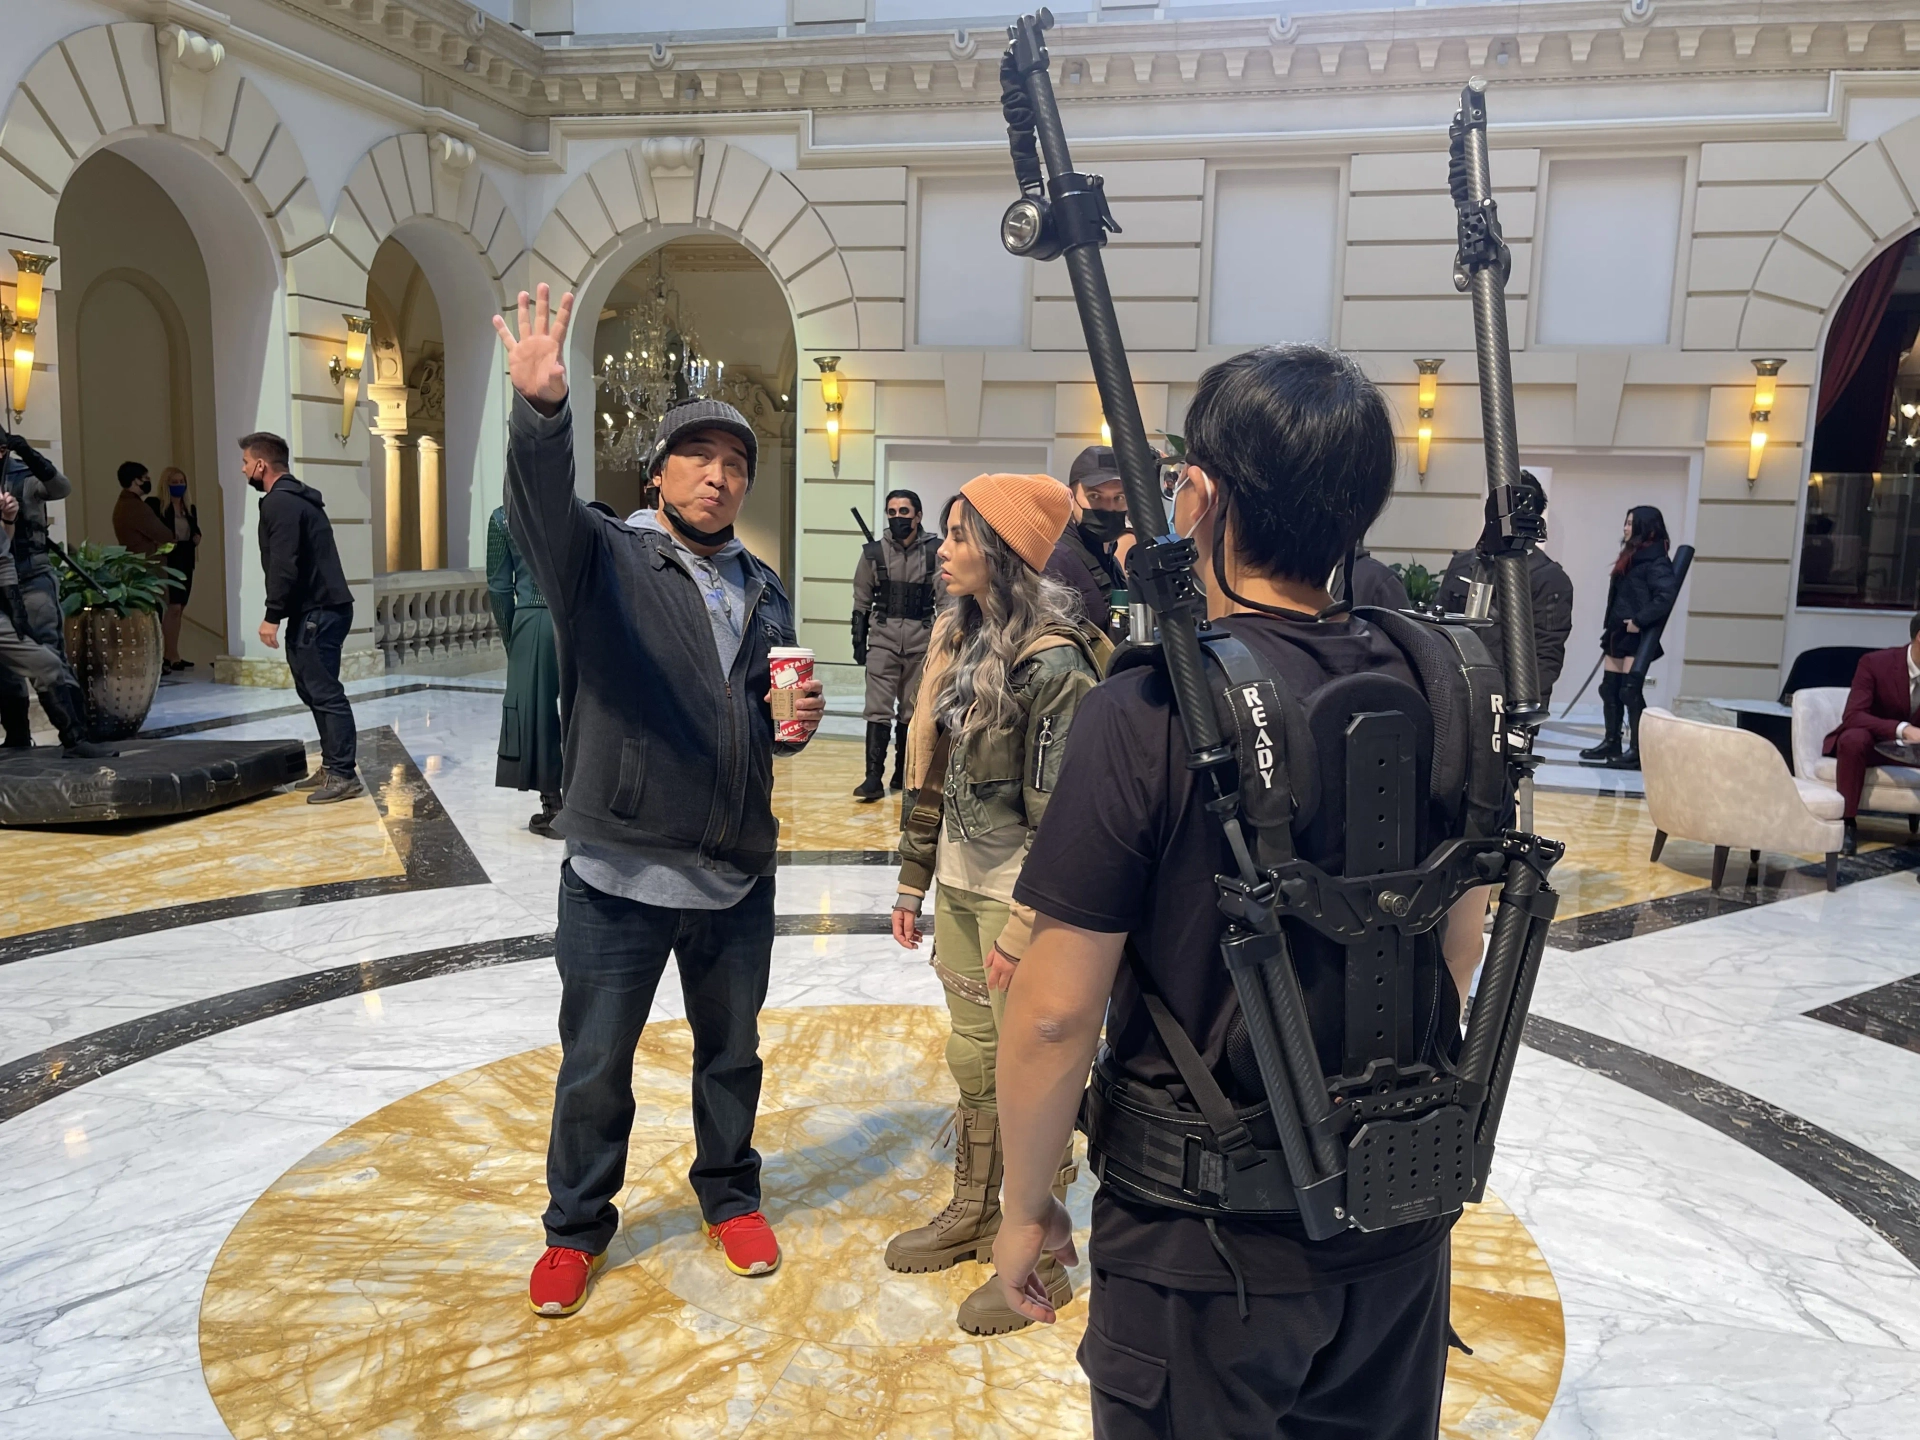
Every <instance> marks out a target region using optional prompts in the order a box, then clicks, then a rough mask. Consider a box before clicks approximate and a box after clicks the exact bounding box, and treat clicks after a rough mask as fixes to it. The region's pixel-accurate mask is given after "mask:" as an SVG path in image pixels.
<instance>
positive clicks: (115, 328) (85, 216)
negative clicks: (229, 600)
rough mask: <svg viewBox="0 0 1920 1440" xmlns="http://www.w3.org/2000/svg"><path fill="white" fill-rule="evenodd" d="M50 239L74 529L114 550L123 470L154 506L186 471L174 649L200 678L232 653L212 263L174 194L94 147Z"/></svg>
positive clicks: (65, 199) (70, 518)
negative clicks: (181, 595)
mask: <svg viewBox="0 0 1920 1440" xmlns="http://www.w3.org/2000/svg"><path fill="white" fill-rule="evenodd" d="M55 241H56V244H57V245H58V246H59V249H60V255H61V278H62V282H63V289H64V296H65V304H64V305H63V306H62V308H61V310H60V313H59V326H60V350H61V354H62V356H63V357H64V358H65V360H66V362H67V365H68V366H69V367H70V369H69V372H68V373H69V375H70V376H71V377H72V378H71V381H70V383H68V384H67V385H65V386H63V387H62V390H61V397H60V398H61V410H62V417H61V430H62V435H63V438H64V442H65V443H64V446H63V455H62V458H63V461H64V468H65V470H66V471H67V474H68V477H69V478H70V479H71V480H72V481H73V486H74V490H73V495H72V496H71V498H70V499H69V500H68V502H67V528H68V533H69V534H70V535H71V536H72V537H73V538H75V539H80V540H90V541H93V542H95V543H97V544H103V545H111V544H113V543H114V530H113V519H112V516H113V507H114V502H115V501H116V500H117V499H118V498H119V495H120V486H119V483H118V481H117V480H116V478H115V475H116V471H117V470H118V468H119V466H120V465H121V463H122V462H124V461H129V460H131V461H135V462H137V463H139V464H141V465H144V466H145V467H146V468H147V469H148V470H149V471H150V473H151V475H152V477H153V482H154V495H155V497H156V498H159V497H160V495H161V493H162V492H161V489H160V479H161V475H162V472H163V471H164V470H166V469H167V467H169V466H177V467H178V468H179V469H180V470H182V471H184V472H185V474H186V477H187V499H188V502H189V503H190V504H192V505H193V506H194V507H195V508H196V510H197V512H198V518H199V523H200V529H201V540H200V543H199V545H198V546H197V547H196V550H195V553H194V555H193V559H192V565H191V569H192V573H193V581H192V590H191V595H190V598H189V601H188V604H187V610H186V617H185V624H184V625H183V627H182V630H181V636H180V649H181V654H182V655H183V657H184V658H186V659H188V660H191V661H193V662H195V664H196V665H197V666H199V667H200V673H201V674H202V675H203V676H204V675H206V674H208V673H210V671H211V667H212V661H213V659H214V657H216V656H218V655H222V654H224V653H226V651H227V620H228V616H227V605H226V593H227V586H226V558H227V548H228V547H227V536H226V533H225V528H226V527H225V508H226V507H225V506H224V505H223V503H222V496H221V491H220V479H219V476H220V471H219V465H220V460H221V458H222V455H223V452H222V450H221V447H220V444H219V433H218V429H217V424H216V417H215V408H214V390H215V384H214V372H215V350H214V336H213V323H212V315H213V297H212V294H211V291H210V286H209V281H208V270H207V264H206V259H205V256H204V255H203V254H202V252H201V249H200V245H199V241H198V240H197V238H196V237H195V234H194V230H193V227H192V226H190V225H189V224H188V222H187V219H186V217H185V216H184V215H183V214H182V213H181V211H180V209H179V207H178V206H177V205H176V204H175V203H174V201H173V199H172V198H170V196H169V195H168V193H167V191H166V190H165V189H163V188H162V187H161V185H160V184H158V183H157V182H156V181H155V180H154V179H153V177H152V176H150V175H149V174H148V173H147V172H146V171H145V170H144V169H142V168H141V167H140V166H139V165H136V164H134V163H133V162H132V161H130V160H128V159H127V158H125V157H124V156H122V155H120V154H117V153H115V152H114V151H112V150H102V151H99V152H96V153H95V154H94V155H92V156H91V157H89V158H88V159H87V160H86V161H85V162H84V163H82V164H81V165H80V166H79V167H78V168H77V169H76V170H75V171H74V173H73V175H72V177H71V179H69V181H68V182H67V186H66V189H65V190H64V191H63V193H62V195H61V199H60V207H59V210H58V212H57V214H56V221H55ZM181 568H186V567H181Z"/></svg>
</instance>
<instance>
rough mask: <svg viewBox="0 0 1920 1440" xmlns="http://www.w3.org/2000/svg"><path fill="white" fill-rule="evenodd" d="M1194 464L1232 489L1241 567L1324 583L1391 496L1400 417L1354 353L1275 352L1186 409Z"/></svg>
mask: <svg viewBox="0 0 1920 1440" xmlns="http://www.w3.org/2000/svg"><path fill="white" fill-rule="evenodd" d="M1186 432H1187V459H1188V461H1189V462H1190V463H1192V464H1194V465H1198V466H1199V467H1200V468H1201V469H1202V470H1204V471H1206V472H1207V474H1208V475H1210V476H1212V477H1213V479H1214V480H1215V482H1217V483H1218V484H1220V485H1221V486H1223V487H1224V493H1225V495H1226V497H1227V499H1228V502H1229V505H1230V510H1231V514H1232V517H1233V537H1234V549H1235V551H1236V552H1237V554H1238V557H1239V559H1240V560H1241V562H1242V563H1243V564H1245V565H1247V566H1248V567H1250V568H1251V569H1253V570H1255V571H1257V572H1259V573H1260V574H1263V575H1268V576H1271V577H1273V578H1275V579H1282V580H1297V581H1302V582H1305V583H1307V584H1312V585H1320V584H1323V583H1325V581H1326V577H1327V575H1328V573H1329V572H1331V571H1332V569H1333V567H1334V566H1335V565H1336V564H1338V563H1339V561H1340V560H1341V558H1342V557H1343V556H1345V555H1346V553H1347V551H1348V550H1349V549H1350V548H1352V547H1353V546H1354V545H1355V544H1357V543H1358V542H1359V540H1360V538H1361V537H1362V536H1364V535H1365V534H1366V533H1367V528H1368V527H1369V526H1371V525H1372V524H1373V522H1374V521H1375V520H1377V519H1378V518H1379V516H1380V512H1381V511H1382V510H1383V509H1385V508H1386V504H1387V501H1388V499H1389V498H1390V497H1391V496H1392V494H1393V469H1394V445H1393V419H1392V417H1391V416H1390V415H1389V414H1388V412H1387V402H1386V399H1385V397H1384V396H1382V395H1381V393H1380V389H1379V387H1378V386H1377V385H1375V384H1374V383H1373V382H1372V381H1371V380H1369V379H1368V378H1367V377H1366V376H1365V375H1364V374H1362V373H1361V371H1360V367H1359V366H1358V365H1356V364H1354V362H1353V361H1352V360H1350V359H1348V358H1347V357H1346V356H1345V355H1341V354H1338V353H1336V352H1335V351H1332V350H1326V349H1322V348H1321V347H1320V346H1318V345H1272V346H1267V347H1265V348H1263V349H1259V350H1250V351H1247V352H1246V353H1245V354H1242V355H1235V356H1234V357H1233V358H1232V359H1229V360H1223V361H1221V362H1220V363H1219V364H1218V365H1215V366H1213V367H1212V368H1211V369H1210V370H1208V371H1207V372H1206V373H1205V374H1204V375H1202V376H1201V377H1200V384H1199V386H1198V388H1197V389H1196V390H1195V391H1194V394H1193V401H1192V403H1191V404H1190V405H1188V407H1187V421H1186Z"/></svg>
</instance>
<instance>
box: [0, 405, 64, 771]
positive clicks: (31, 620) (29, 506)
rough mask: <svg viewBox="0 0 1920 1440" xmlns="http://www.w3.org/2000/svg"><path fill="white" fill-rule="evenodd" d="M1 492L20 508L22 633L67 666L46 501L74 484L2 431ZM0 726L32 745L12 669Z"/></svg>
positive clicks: (1, 696) (21, 687) (16, 532)
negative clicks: (50, 548) (23, 618)
mask: <svg viewBox="0 0 1920 1440" xmlns="http://www.w3.org/2000/svg"><path fill="white" fill-rule="evenodd" d="M0 492H4V493H5V494H8V495H11V496H12V497H13V498H14V500H15V501H16V502H17V504H18V505H19V510H18V513H17V514H16V516H15V518H14V522H13V544H12V547H11V548H12V554H13V564H14V568H15V569H16V570H17V571H18V572H19V576H20V595H21V600H22V602H23V604H24V606H25V617H26V627H25V629H24V630H22V631H21V632H20V633H21V634H23V635H25V636H26V637H27V638H29V639H32V640H36V641H38V642H39V643H40V644H42V645H44V646H46V647H47V648H48V649H49V650H51V651H53V653H54V655H55V656H56V657H58V659H59V660H60V662H61V663H62V664H63V665H64V664H65V663H66V658H67V650H66V644H65V642H64V640H63V638H62V634H61V629H62V627H61V623H60V577H59V576H58V575H56V574H55V573H54V571H53V566H52V564H51V562H50V559H49V556H48V553H47V543H48V535H47V528H48V519H47V502H48V501H50V500H64V499H66V498H67V496H69V495H71V494H72V493H73V482H72V481H70V480H69V479H67V477H66V476H65V475H62V474H61V473H60V471H59V469H58V468H57V467H56V466H55V465H54V463H53V462H52V461H51V460H49V459H47V457H46V456H44V455H42V454H41V453H40V452H39V451H38V450H36V449H34V448H33V446H31V445H29V444H28V443H27V441H26V437H25V436H23V435H15V434H12V433H10V432H9V431H6V430H0ZM0 728H4V729H5V731H6V744H7V745H9V746H14V747H18V748H22V749H24V748H26V747H28V746H31V745H32V744H33V732H32V729H31V726H30V724H29V721H28V711H27V687H26V685H25V684H24V683H23V682H22V681H21V680H20V679H19V677H18V676H16V675H14V674H13V673H12V672H11V671H0Z"/></svg>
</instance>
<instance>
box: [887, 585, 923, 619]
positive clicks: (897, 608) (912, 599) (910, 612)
mask: <svg viewBox="0 0 1920 1440" xmlns="http://www.w3.org/2000/svg"><path fill="white" fill-rule="evenodd" d="M873 617H874V619H876V620H931V619H933V582H932V581H930V580H922V581H919V582H917V583H914V582H910V581H906V580H882V581H881V582H880V583H879V584H878V585H876V586H874V590H873Z"/></svg>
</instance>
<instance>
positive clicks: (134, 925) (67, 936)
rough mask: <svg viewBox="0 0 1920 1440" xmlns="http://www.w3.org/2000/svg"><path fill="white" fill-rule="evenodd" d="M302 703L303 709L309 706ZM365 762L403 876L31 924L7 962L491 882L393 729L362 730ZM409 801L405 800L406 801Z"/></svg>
mask: <svg viewBox="0 0 1920 1440" xmlns="http://www.w3.org/2000/svg"><path fill="white" fill-rule="evenodd" d="M300 708H301V710H302V711H304V710H305V708H306V707H305V706H302V707H300ZM358 768H359V771H360V779H361V781H362V782H363V783H364V784H365V785H366V787H367V793H368V794H369V795H371V796H372V797H373V803H374V806H375V807H376V808H377V809H378V810H379V812H380V820H381V823H382V824H383V825H384V826H385V827H386V831H387V838H388V839H389V840H391V841H392V842H393V848H394V849H395V850H396V851H397V852H398V853H399V855H400V860H401V863H402V864H404V865H405V866H406V873H405V874H404V875H383V876H377V877H375V878H372V879H367V880H340V881H334V882H332V883H330V884H325V885H303V886H297V887H291V888H288V889H285V890H262V891H258V892H256V893H255V894H252V895H230V896H226V897H224V898H222V899H218V900H196V901H192V902H190V903H188V904H185V905H162V906H159V907H157V908H155V909H152V910H135V911H131V912H129V913H127V914H124V915H108V916H103V917H101V918H100V919H98V920H82V921H79V922H77V923H75V924H72V925H56V926H54V927H52V928H51V929H47V930H29V931H27V932H25V933H24V934H20V935H10V936H7V937H6V938H5V939H0V965H11V964H13V963H14V962H16V961H19V960H28V959H32V958H33V957H34V956H36V955H49V954H52V953H54V952H56V951H60V950H76V949H79V948H80V947H81V946H83V945H98V944H101V943H103V942H105V941H108V940H123V939H126V938H127V937H128V936H132V935H151V934H153V933H154V932H156V931H159V930H177V929H180V928H182V927H184V926H188V925H204V924H206V923H207V922H208V921H212V920H229V919H232V918H234V917H235V916H238V915H261V914H265V913H267V912H269V911H274V910H295V909H300V908H302V907H305V906H308V905H327V904H331V903H333V902H334V901H337V900H363V899H366V898H367V897H368V896H372V895H398V894H406V893H410V892H413V891H419V890H441V889H446V888H448V887H450V886H457V885H485V884H486V883H488V882H487V872H486V871H485V870H484V869H483V868H482V867H481V864H480V861H479V859H478V857H477V856H475V855H474V853H473V851H472V850H471V849H469V848H468V846H467V842H466V839H465V838H464V837H463V836H462V835H461V834H460V828H459V826H457V825H455V824H454V823H453V817H452V816H450V815H448V814H447V811H446V807H445V806H443V805H442V804H441V803H440V797H439V796H437V795H436V794H434V792H433V787H432V786H431V785H429V784H428V783H427V777H426V776H424V775H422V774H421V773H420V767H419V766H417V765H415V764H414V763H413V756H412V755H410V754H409V753H408V752H407V747H406V745H405V744H404V743H402V741H401V739H400V737H399V736H398V735H396V734H395V733H394V732H393V729H392V727H390V726H381V727H380V728H379V729H377V730H362V731H361V732H360V734H359V754H358ZM402 801H405V802H406V803H404V804H403V803H399V802H402Z"/></svg>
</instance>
